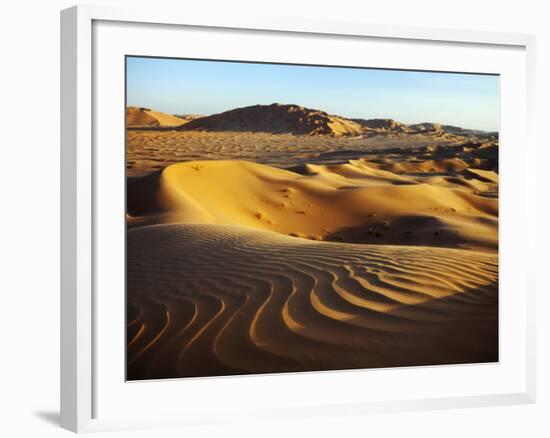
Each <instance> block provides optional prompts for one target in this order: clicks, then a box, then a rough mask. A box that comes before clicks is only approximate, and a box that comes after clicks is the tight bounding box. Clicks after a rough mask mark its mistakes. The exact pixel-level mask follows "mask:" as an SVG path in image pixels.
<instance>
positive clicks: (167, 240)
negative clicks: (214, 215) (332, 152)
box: [127, 224, 498, 380]
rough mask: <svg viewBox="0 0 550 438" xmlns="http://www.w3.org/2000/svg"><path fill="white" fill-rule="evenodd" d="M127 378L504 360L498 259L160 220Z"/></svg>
mask: <svg viewBox="0 0 550 438" xmlns="http://www.w3.org/2000/svg"><path fill="white" fill-rule="evenodd" d="M127 246H128V247H127V250H128V251H127V253H128V268H127V269H128V272H127V298H128V300H127V303H128V309H127V338H128V343H127V361H128V370H127V377H128V379H130V380H136V379H150V378H169V377H198V376H215V375H229V374H255V373H273V372H297V371H317V370H333V369H351V368H372V367H393V366H408V365H433V364H448V363H472V362H491V361H496V360H498V350H497V348H498V342H497V340H498V258H497V255H495V254H492V253H483V252H475V251H465V250H459V249H445V248H426V247H414V246H408V247H405V246H385V245H358V244H348V243H334V242H317V241H310V240H305V239H300V238H293V237H289V236H284V235H280V234H277V233H272V232H267V231H259V230H251V229H248V228H244V227H238V226H226V225H204V224H200V225H199V224H197V225H182V224H170V225H153V226H148V227H141V228H136V229H131V230H129V231H128V242H127Z"/></svg>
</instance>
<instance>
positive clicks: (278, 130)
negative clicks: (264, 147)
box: [180, 103, 363, 136]
mask: <svg viewBox="0 0 550 438" xmlns="http://www.w3.org/2000/svg"><path fill="white" fill-rule="evenodd" d="M180 129H181V130H184V131H230V132H240V131H245V132H269V133H272V134H295V135H334V136H344V135H360V134H361V133H362V131H363V130H362V128H361V125H359V124H358V123H355V122H353V121H351V120H348V119H345V118H343V117H338V116H334V115H330V114H327V113H325V112H324V111H320V110H314V109H310V108H304V107H302V106H298V105H283V104H278V103H274V104H272V105H254V106H249V107H245V108H237V109H233V110H230V111H225V112H223V113H220V114H215V115H213V116H208V117H202V118H200V119H197V120H194V121H192V122H189V123H187V124H186V125H185V126H182V127H181V128H180Z"/></svg>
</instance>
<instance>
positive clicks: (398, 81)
mask: <svg viewBox="0 0 550 438" xmlns="http://www.w3.org/2000/svg"><path fill="white" fill-rule="evenodd" d="M126 63H127V64H126V66H127V70H126V71H127V78H126V79H127V81H126V86H127V101H126V104H127V105H128V106H138V107H147V108H151V109H153V110H157V111H162V112H166V113H170V114H200V115H211V114H216V113H220V112H223V111H227V110H230V109H234V108H239V107H246V106H252V105H258V104H260V105H270V104H272V103H275V102H277V103H282V104H296V105H300V106H304V107H308V108H314V109H319V110H322V111H326V112H328V113H330V114H335V115H339V116H342V117H346V118H362V119H373V118H388V119H394V120H397V121H399V122H402V123H406V124H414V123H423V122H433V123H441V124H445V125H454V126H460V127H463V128H469V129H479V130H484V131H498V130H499V77H498V76H496V75H482V74H467V73H436V72H418V71H404V70H381V69H369V68H350V67H326V66H321V67H319V66H302V65H288V64H261V63H248V62H231V61H209V60H187V59H169V58H143V57H127V58H126ZM320 90H322V91H320Z"/></svg>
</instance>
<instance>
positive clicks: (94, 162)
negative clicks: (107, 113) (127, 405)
mask: <svg viewBox="0 0 550 438" xmlns="http://www.w3.org/2000/svg"><path fill="white" fill-rule="evenodd" d="M97 23H120V24H123V23H126V24H128V23H130V24H133V25H139V26H151V27H152V30H151V31H152V32H157V31H160V30H159V29H161V28H162V29H165V28H166V26H168V27H170V29H173V28H177V26H185V27H186V28H196V29H200V30H201V32H203V33H208V32H214V31H216V32H223V31H224V30H227V29H233V30H235V29H238V30H240V31H242V32H244V33H247V32H249V33H250V38H254V35H258V34H259V33H262V32H270V33H272V34H273V35H275V36H274V37H275V38H277V36H282V35H287V36H291V35H295V36H298V37H299V36H310V37H316V36H339V37H342V36H347V37H350V38H354V39H357V40H361V39H381V40H384V41H388V43H389V44H392V42H395V43H403V42H406V43H407V44H410V45H411V46H412V45H414V44H427V43H434V44H446V43H452V44H457V45H463V46H464V47H465V50H467V49H468V48H473V47H476V46H484V47H487V48H489V49H497V50H501V51H506V50H509V51H511V52H512V51H513V52H514V53H516V52H517V53H521V59H522V60H523V61H524V62H522V63H520V64H521V65H518V66H517V67H516V68H518V69H520V70H521V71H520V74H521V77H522V78H525V81H526V82H525V83H523V84H521V87H520V89H521V90H520V91H518V93H519V94H518V95H517V96H516V99H519V101H521V105H520V106H521V109H520V110H518V111H521V114H523V115H524V117H525V118H524V121H525V123H523V120H522V121H521V124H522V125H521V129H522V133H523V134H525V141H524V142H522V144H521V147H522V150H523V151H524V155H526V156H533V154H534V150H535V141H534V134H533V120H534V115H533V110H534V90H535V88H534V86H535V85H534V71H535V69H534V63H535V38H534V36H533V35H526V34H508V33H493V32H483V31H462V30H451V29H426V28H417V27H403V26H386V25H374V24H367V23H360V22H357V23H338V22H316V21H308V20H304V19H276V18H268V17H267V18H257V17H242V16H241V17H240V18H239V17H236V16H235V17H217V16H216V15H214V14H213V15H210V16H208V17H205V16H198V15H194V14H193V13H192V12H190V11H189V10H182V11H161V10H158V9H156V8H155V9H151V10H146V11H139V10H133V9H120V8H111V7H104V6H101V7H96V6H75V7H72V8H69V9H66V10H64V11H62V12H61V123H62V125H61V151H62V153H61V426H62V427H63V428H66V429H69V430H72V431H74V432H84V431H100V430H111V429H120V428H123V429H126V428H146V427H162V426H169V425H170V426H174V425H188V424H204V423H210V422H212V423H214V422H219V421H226V420H228V415H224V413H223V412H222V411H216V410H215V409H214V410H213V411H212V410H211V411H210V412H209V413H206V411H205V409H206V406H203V411H204V415H202V416H201V415H200V406H198V407H197V409H199V411H197V412H198V414H197V415H193V416H190V415H186V414H185V413H184V412H182V411H181V410H178V408H177V407H175V410H174V411H171V412H166V411H164V409H163V407H160V406H159V407H158V408H157V409H156V411H152V410H151V412H149V415H146V416H144V415H143V414H141V415H135V416H133V415H132V413H131V412H123V411H122V410H121V411H120V413H114V414H112V413H111V412H109V415H106V416H103V415H98V412H101V409H102V406H101V403H100V402H99V399H98V385H99V381H98V378H99V379H101V378H103V377H101V376H100V377H98V373H99V372H100V371H99V370H100V369H101V367H104V366H105V364H104V363H103V362H102V363H101V364H99V363H98V355H97V351H98V348H101V346H99V345H98V342H100V340H101V339H102V338H101V336H98V334H97V328H96V324H97V321H98V319H100V318H102V315H101V314H98V312H99V310H98V309H100V307H99V306H98V303H97V300H96V297H95V294H96V293H97V285H98V284H100V283H101V282H105V281H108V279H107V280H106V279H99V278H98V275H100V274H99V273H98V271H97V269H96V266H97V257H98V253H97V242H96V231H97V226H98V225H97V221H98V216H97V214H98V213H97V210H96V206H97V203H98V202H99V201H98V198H97V197H98V192H97V190H96V187H97V186H96V183H97V179H98V178H99V177H98V175H99V174H100V173H102V172H103V168H101V167H100V166H101V163H102V161H101V160H98V159H97V157H96V155H95V153H94V147H95V143H94V141H95V140H96V138H97V137H98V132H96V130H95V125H94V124H95V123H96V122H97V119H98V117H97V113H96V112H95V109H94V105H96V96H95V94H94V93H95V90H94V87H95V86H96V81H97V80H98V78H97V77H95V75H96V74H97V70H96V66H95V65H94V59H97V58H94V57H95V56H97V55H98V54H97V50H100V49H99V48H98V47H100V45H99V46H98V37H97V35H96V34H94V25H96V24H97ZM155 29H156V30H155ZM111 36H112V35H111ZM118 40H119V41H118V42H119V43H121V44H122V46H121V45H120V44H119V46H120V47H123V45H124V41H123V38H120V37H119V38H118ZM459 61H460V60H458V61H457V62H459ZM434 62H436V61H434ZM122 79H123V78H122ZM122 105H123V103H122V102H121V108H122ZM118 110H119V111H120V109H118ZM514 135H515V134H514V133H512V132H510V136H509V137H508V138H509V139H513V138H517V137H514ZM121 147H123V145H121ZM516 147H520V146H518V145H516ZM504 164H505V163H504ZM519 164H520V165H521V164H522V163H519ZM519 167H521V166H519ZM505 171H506V169H504V170H503V172H505ZM514 178H516V179H517V180H518V181H519V182H520V184H519V186H520V189H519V191H518V192H517V193H514V194H510V199H512V197H514V198H513V199H523V200H524V202H525V203H527V205H534V203H535V200H534V198H533V196H534V195H532V193H534V192H535V190H534V186H535V175H534V174H533V172H531V173H528V172H527V171H526V170H525V169H523V170H521V169H520V170H519V171H518V173H517V174H516V175H515V176H514ZM503 190H507V189H506V188H505V186H504V188H503ZM505 193H506V192H505ZM518 210H522V211H519V212H518V213H517V214H521V215H522V217H521V218H519V217H517V218H511V219H510V220H509V221H508V220H507V217H506V216H505V215H504V219H503V224H504V225H503V230H504V231H502V232H503V233H513V231H514V226H515V225H514V224H517V222H516V219H517V220H519V219H522V220H526V221H528V224H529V226H528V227H526V228H525V229H524V230H522V233H523V234H522V236H523V237H524V238H525V239H523V240H524V242H522V243H518V245H519V244H521V245H526V246H527V247H532V246H533V245H534V236H535V218H534V216H530V213H528V211H531V210H532V211H534V208H533V209H531V208H525V209H518ZM504 213H506V211H505V212H504ZM506 223H509V224H510V225H508V226H505V225H506ZM516 231H517V230H516ZM501 238H502V236H501ZM514 245H515V244H514ZM504 248H508V250H507V251H509V252H513V251H512V250H513V249H514V246H513V245H512V244H510V245H508V246H505V247H504ZM530 253H533V252H530ZM518 257H521V255H518ZM522 266H523V265H522ZM518 269H519V272H516V273H515V274H514V275H515V276H516V277H514V278H515V279H516V280H515V281H517V283H516V284H517V285H520V288H519V291H518V294H519V295H520V298H519V299H520V300H521V306H520V307H519V308H518V310H517V311H518V312H520V313H521V315H519V316H518V318H520V319H521V321H524V322H525V324H519V326H520V331H521V333H519V334H518V336H519V337H520V338H521V339H520V340H518V342H519V343H520V344H519V345H521V346H522V347H524V348H522V349H521V351H518V352H517V355H518V357H519V358H518V361H520V362H521V366H519V367H518V368H517V369H516V371H514V372H515V373H516V376H515V378H517V379H516V383H517V384H516V385H515V386H514V387H513V390H509V389H508V388H504V386H503V387H502V391H501V390H500V389H499V388H498V387H497V386H498V381H497V382H496V383H495V385H497V386H495V388H496V389H495V390H494V391H490V392H486V393H482V394H474V393H468V392H467V391H466V392H465V393H462V395H456V394H449V395H446V394H444V393H443V394H441V395H439V396H434V397H423V398H418V397H415V396H414V395H412V396H411V395H410V394H403V395H402V396H399V394H397V395H396V396H393V395H392V398H390V399H384V398H381V397H380V398H378V399H368V398H365V399H364V400H362V399H361V398H360V397H359V398H357V397H355V398H351V396H350V397H349V400H348V399H347V398H346V397H347V396H346V392H345V390H344V391H343V393H342V394H341V398H340V399H338V401H337V402H336V401H331V400H325V399H322V398H321V399H319V400H316V402H315V403H312V402H307V400H305V399H304V402H303V404H302V405H301V406H298V407H297V406H290V405H286V404H285V403H284V402H282V401H277V399H276V400H275V402H274V403H273V404H272V405H270V406H258V408H257V409H255V408H254V409H253V408H250V407H247V406H244V405H243V408H242V410H241V411H239V412H240V413H241V416H242V418H247V417H250V416H254V417H256V418H266V417H268V418H272V419H273V418H281V417H285V416H287V415H290V416H292V417H301V416H304V417H306V416H311V415H343V414H347V415H349V414H357V415H360V414H366V413H370V412H380V411H384V412H399V411H406V410H419V409H442V408H452V407H475V406H489V405H505V404H521V403H533V402H534V401H535V339H534V338H535V320H534V316H535V310H534V294H535V286H534V275H533V273H532V272H530V270H531V269H532V268H530V267H529V266H528V265H524V266H523V267H521V266H520V267H519V268H518ZM99 280H101V281H99ZM501 281H502V280H501ZM120 317H121V318H122V315H121V316H120ZM501 329H502V326H501ZM121 330H122V331H121V334H122V333H123V328H122V327H121ZM501 342H507V341H506V340H503V339H501ZM120 354H124V353H123V352H122V351H121V352H120ZM103 357H105V355H103ZM457 367H458V368H460V367H461V366H457ZM462 367H464V366H462ZM478 370H479V369H472V368H470V370H469V371H468V372H469V373H474V374H475V373H477V372H479V371H478ZM390 372H392V373H394V376H398V373H409V372H411V371H410V370H399V369H394V370H391V371H390ZM431 372H433V373H435V371H433V369H432V371H431ZM323 375H325V376H326V375H327V374H326V373H325V374H323ZM354 376H356V374H353V373H348V374H346V376H345V379H346V380H345V381H350V379H352V378H354ZM253 378H254V379H256V381H255V382H256V384H257V383H258V382H261V380H258V379H265V380H266V381H267V380H269V379H273V378H274V377H273V376H270V377H267V376H266V377H264V376H257V377H253ZM290 378H291V379H293V380H292V384H293V385H300V384H301V383H300V380H303V379H305V377H304V376H302V375H300V374H297V375H294V376H290ZM232 379H233V380H231V381H229V380H225V381H224V382H230V383H228V385H231V384H234V383H235V382H238V380H237V379H247V377H237V378H232ZM248 379H250V377H248ZM206 381H208V386H209V387H214V386H215V385H216V379H206V380H205V379H203V380H201V379H196V380H194V381H193V386H192V388H194V389H193V390H198V389H197V388H200V387H201V385H204V386H206V385H207V384H206V383H205V382H206ZM231 382H233V383H231ZM312 382H313V381H311V382H310V383H306V385H308V384H309V385H311V384H312ZM121 384H124V382H121ZM156 384H157V385H158V382H157V383H156ZM169 384H170V382H164V387H163V388H164V389H162V388H161V389H159V391H164V390H167V389H166V388H167V387H168V385H169ZM225 384H226V383H224V385H225ZM136 388H137V389H136ZM141 390H144V387H143V386H141V387H137V386H134V388H133V390H132V391H133V392H132V393H133V394H136V391H137V392H139V391H141ZM198 404H199V405H200V402H199V403H198ZM236 404H237V405H238V404H239V402H238V401H236ZM151 409H152V408H151ZM231 416H232V418H235V415H234V413H232V414H231ZM237 417H238V416H237Z"/></svg>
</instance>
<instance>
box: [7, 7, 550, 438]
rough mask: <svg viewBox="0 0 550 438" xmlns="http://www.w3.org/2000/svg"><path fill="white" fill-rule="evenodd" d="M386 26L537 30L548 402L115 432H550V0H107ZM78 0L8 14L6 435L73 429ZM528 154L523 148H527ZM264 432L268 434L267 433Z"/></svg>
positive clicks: (542, 346) (542, 382)
mask: <svg viewBox="0 0 550 438" xmlns="http://www.w3.org/2000/svg"><path fill="white" fill-rule="evenodd" d="M95 3H98V4H100V3H101V4H111V5H117V4H123V5H134V6H142V7H145V8H147V7H154V6H158V7H180V8H191V7H192V8H198V9H200V10H205V11H209V10H215V11H216V12H218V13H221V14H224V13H227V15H228V16H230V15H231V14H235V13H239V12H243V13H247V14H251V15H277V16H283V17H284V16H288V17H307V18H310V19H324V20H343V21H358V20H360V21H365V22H374V23H384V24H414V25H419V26H432V27H451V28H458V29H483V30H496V31H505V32H530V33H536V34H537V37H538V41H537V43H538V53H537V57H538V58H537V81H538V83H537V101H538V105H537V128H538V132H539V135H538V137H539V139H538V142H539V151H538V156H537V157H532V162H533V171H535V169H537V173H538V189H539V198H538V199H539V202H538V207H539V226H538V231H537V235H538V236H539V240H538V248H537V253H538V254H537V255H530V257H532V259H533V261H534V262H535V263H537V268H538V271H539V273H540V274H539V287H538V289H539V290H538V292H539V294H538V303H537V304H538V312H537V313H538V342H537V344H538V402H537V404H536V405H530V406H514V407H496V408H483V409H465V410H452V411H435V412H420V413H406V414H398V415H395V414H394V415H371V416H367V417H349V418H343V419H334V418H328V419H312V420H308V421H294V422H287V423H280V424H270V425H268V426H267V427H265V425H264V426H258V425H255V424H249V425H242V424H239V425H235V426H230V427H225V428H223V429H220V428H217V427H203V428H195V429H189V430H183V431H182V430H179V431H174V430H164V431H141V432H131V433H130V432H117V433H110V434H109V435H107V436H112V437H113V438H114V437H119V436H121V437H122V436H134V435H135V436H144V437H149V436H151V437H157V436H158V437H165V436H182V435H183V434H186V435H187V436H193V437H195V436H197V437H198V436H200V437H217V436H220V435H223V436H258V435H259V434H261V435H262V436H266V437H279V436H298V435H299V434H300V435H302V434H303V435H304V436H307V435H312V436H318V437H333V436H335V435H336V436H342V437H343V436H367V435H371V436H380V435H383V436H390V437H393V436H396V437H397V436H399V437H416V436H421V437H423V438H428V437H432V436H433V437H438V438H440V437H445V438H451V437H468V436H471V437H481V436H503V437H517V436H529V437H543V436H550V420H549V418H548V417H549V416H550V383H549V379H548V370H549V369H550V364H549V356H550V342H549V340H548V336H547V335H548V333H549V330H550V323H549V320H550V318H548V316H547V312H548V310H547V309H550V299H549V297H548V292H550V291H549V290H548V287H547V281H544V284H543V279H544V274H545V271H546V270H547V269H548V267H547V266H548V262H549V261H550V257H549V256H548V253H547V251H546V248H548V247H549V245H550V239H549V235H550V233H549V229H548V221H547V218H548V214H549V213H550V211H549V208H548V206H547V203H546V202H545V200H546V199H548V196H547V193H548V189H549V188H550V187H549V183H548V180H547V178H546V169H547V163H548V160H549V159H550V154H549V152H548V150H549V149H550V145H549V144H548V140H547V138H546V137H545V136H544V135H543V134H544V130H545V129H547V128H548V126H547V124H548V122H547V121H546V117H547V116H548V104H547V102H548V101H549V100H550V92H549V84H548V80H549V79H550V27H549V25H548V18H549V16H550V15H549V12H548V11H547V10H546V9H547V8H546V2H543V1H540V0H539V1H538V0H523V1H521V2H503V1H493V0H488V1H481V0H460V1H458V0H456V1H443V0H416V1H414V0H412V1H411V0H389V1H375V2H371V1H368V0H363V1H353V0H337V1H335V0H331V1H325V0H317V1H311V0H302V1H299V0H276V1H271V2H266V1H261V0H260V1H248V0H230V1H222V0H219V1H213V0H203V1H189V2H183V1H181V0H180V1H168V0H155V1H153V2H152V1H150V0H149V1H143V0H134V1H130V0H127V1H114V0H113V1H96V2H95ZM72 5H73V1H67V0H50V1H40V0H26V1H20V2H14V1H12V2H9V3H8V2H4V4H3V5H2V10H1V14H0V33H1V37H0V55H1V58H0V59H1V65H0V90H1V92H0V126H1V135H0V208H1V210H0V222H1V224H0V239H1V240H0V262H1V264H0V267H1V268H0V342H1V344H0V346H1V350H0V351H1V353H0V354H1V356H0V435H2V436H6V437H19V436H21V437H23V436H24V437H39V436H40V437H50V436H69V434H70V433H69V432H66V431H63V430H60V429H58V427H57V422H58V417H59V411H58V404H59V391H58V388H59V376H58V369H59V342H58V338H59V322H58V320H59V10H60V9H63V8H65V7H69V6H72ZM518 153H522V151H521V145H518ZM259 427H261V428H262V429H261V430H260V429H259Z"/></svg>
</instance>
